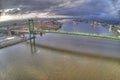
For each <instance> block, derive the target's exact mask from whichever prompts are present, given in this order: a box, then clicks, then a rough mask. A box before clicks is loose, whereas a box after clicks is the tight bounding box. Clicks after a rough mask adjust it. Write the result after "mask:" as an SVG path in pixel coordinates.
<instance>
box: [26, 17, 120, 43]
mask: <svg viewBox="0 0 120 80" xmlns="http://www.w3.org/2000/svg"><path fill="white" fill-rule="evenodd" d="M28 23H29V33H30V38H31V37H35V34H37V33H53V34H66V35H75V36H87V37H92V38H103V39H109V40H119V41H120V36H107V35H100V34H90V33H82V32H68V31H61V30H60V31H59V30H42V29H38V30H35V28H34V20H33V19H29V20H28Z"/></svg>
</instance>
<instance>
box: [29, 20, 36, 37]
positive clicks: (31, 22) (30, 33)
mask: <svg viewBox="0 0 120 80" xmlns="http://www.w3.org/2000/svg"><path fill="white" fill-rule="evenodd" d="M28 24H29V38H32V37H35V34H34V20H33V19H28Z"/></svg>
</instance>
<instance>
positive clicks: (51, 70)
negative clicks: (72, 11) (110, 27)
mask: <svg viewBox="0 0 120 80" xmlns="http://www.w3.org/2000/svg"><path fill="white" fill-rule="evenodd" d="M70 24H71V25H70ZM82 24H83V25H84V27H86V25H88V24H84V23H82ZM82 24H80V25H82ZM68 26H69V27H71V29H72V30H75V31H76V30H82V31H84V32H85V31H86V32H87V31H89V32H93V31H92V29H93V27H91V28H90V27H89V28H90V29H86V28H84V27H83V28H80V29H76V28H77V27H78V26H74V25H73V26H72V23H71V22H67V23H65V24H64V25H63V27H62V28H61V29H62V30H69V31H70V30H71V29H69V28H68V29H67V27H68ZM78 28H79V27H78ZM99 28H101V27H99ZM103 31H105V34H108V35H109V34H110V35H111V34H112V33H106V31H107V29H104V28H102V29H98V33H104V32H103ZM108 32H109V31H108ZM119 52H120V41H112V40H105V39H96V38H89V37H77V36H70V35H69V36H68V35H55V34H45V35H44V36H42V37H40V35H36V40H35V46H34V45H32V46H30V43H29V41H28V42H23V43H20V44H17V45H14V46H11V47H7V48H4V49H1V50H0V80H119V79H120V76H119V74H120V62H119V58H120V53H119ZM91 55H93V56H91ZM94 55H96V56H94ZM99 56H103V57H99ZM116 58H117V59H116Z"/></svg>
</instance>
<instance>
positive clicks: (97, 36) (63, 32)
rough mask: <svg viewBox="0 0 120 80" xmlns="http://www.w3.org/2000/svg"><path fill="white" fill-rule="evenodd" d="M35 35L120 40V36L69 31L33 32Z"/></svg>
mask: <svg viewBox="0 0 120 80" xmlns="http://www.w3.org/2000/svg"><path fill="white" fill-rule="evenodd" d="M31 32H33V33H39V32H41V33H54V34H67V35H76V36H87V37H94V38H104V39H112V40H119V41H120V36H118V37H115V36H107V35H99V34H89V33H81V32H68V31H55V30H33V31H31Z"/></svg>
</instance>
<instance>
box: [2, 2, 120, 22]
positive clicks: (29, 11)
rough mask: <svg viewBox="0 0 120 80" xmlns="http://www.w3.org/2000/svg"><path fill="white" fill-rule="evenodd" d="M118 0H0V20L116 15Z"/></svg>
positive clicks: (119, 7)
mask: <svg viewBox="0 0 120 80" xmlns="http://www.w3.org/2000/svg"><path fill="white" fill-rule="evenodd" d="M119 10H120V0H0V12H2V17H1V20H2V19H3V20H6V19H10V18H11V17H10V16H12V18H19V17H20V16H22V18H23V17H30V16H33V17H35V16H37V17H41V16H46V15H47V16H48V15H53V16H55V15H62V16H91V15H92V16H107V17H117V16H118V11H119Z"/></svg>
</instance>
